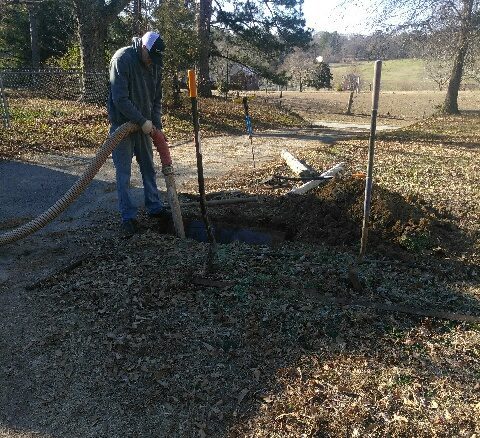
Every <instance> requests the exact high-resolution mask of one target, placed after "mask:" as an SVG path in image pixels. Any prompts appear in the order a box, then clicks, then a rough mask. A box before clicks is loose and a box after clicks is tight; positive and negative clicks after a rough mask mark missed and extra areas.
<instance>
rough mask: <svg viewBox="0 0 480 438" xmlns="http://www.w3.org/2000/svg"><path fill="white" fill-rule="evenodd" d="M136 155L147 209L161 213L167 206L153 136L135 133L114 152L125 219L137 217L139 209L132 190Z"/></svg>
mask: <svg viewBox="0 0 480 438" xmlns="http://www.w3.org/2000/svg"><path fill="white" fill-rule="evenodd" d="M113 131H114V129H113V128H112V129H111V130H110V133H112V132H113ZM134 155H135V158H136V160H137V163H138V165H139V167H140V172H141V174H142V180H143V192H144V195H145V208H146V210H147V212H148V213H150V214H152V213H158V212H159V211H160V210H162V209H163V208H164V206H163V202H162V200H161V199H160V195H159V193H158V189H157V182H156V179H155V168H154V166H153V150H152V141H151V140H150V137H147V136H146V135H145V134H143V133H142V132H134V133H133V134H130V135H129V136H128V137H126V138H125V139H124V140H122V141H121V142H120V143H119V145H118V146H117V147H116V148H115V149H114V150H113V152H112V158H113V164H114V165H115V170H116V180H117V192H118V208H119V210H120V214H121V216H122V221H123V222H125V221H128V220H130V219H135V217H136V216H137V210H138V208H137V206H136V205H135V204H134V203H133V201H132V198H131V196H130V193H129V192H130V190H129V188H130V177H131V174H132V158H133V156H134Z"/></svg>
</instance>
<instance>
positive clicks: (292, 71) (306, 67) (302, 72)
mask: <svg viewBox="0 0 480 438" xmlns="http://www.w3.org/2000/svg"><path fill="white" fill-rule="evenodd" d="M314 67H315V58H314V57H313V56H312V54H311V53H310V52H307V51H305V50H302V49H295V50H294V51H293V52H292V53H290V54H289V55H288V56H287V57H286V58H285V61H284V62H283V64H282V66H281V69H283V70H286V72H287V74H288V75H289V76H290V81H291V82H292V84H293V85H294V86H298V88H299V91H300V92H302V91H303V89H304V87H305V85H306V84H307V83H308V80H309V78H310V73H311V71H312V70H313V69H314Z"/></svg>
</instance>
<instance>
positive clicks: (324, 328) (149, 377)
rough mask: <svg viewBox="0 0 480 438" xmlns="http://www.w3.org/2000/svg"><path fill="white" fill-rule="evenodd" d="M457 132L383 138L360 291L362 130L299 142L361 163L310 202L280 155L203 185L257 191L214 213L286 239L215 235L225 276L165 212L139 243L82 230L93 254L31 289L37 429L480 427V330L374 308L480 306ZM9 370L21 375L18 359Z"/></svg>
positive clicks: (471, 155) (364, 431) (473, 168)
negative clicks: (353, 274)
mask: <svg viewBox="0 0 480 438" xmlns="http://www.w3.org/2000/svg"><path fill="white" fill-rule="evenodd" d="M449 122H450V123H451V124H453V123H463V124H465V125H466V126H470V125H469V124H471V123H474V122H475V123H476V119H475V120H473V119H469V118H468V117H467V118H465V119H461V120H460V119H453V120H450V121H449ZM432 123H433V124H434V123H435V121H433V122H432ZM444 123H445V122H444ZM429 128H432V126H430V125H429ZM434 128H435V127H434V126H433V128H432V129H434ZM466 131H467V130H464V131H463V132H466ZM421 132H426V129H425V127H424V126H423V127H420V128H418V132H417V135H418V134H419V133H421ZM412 138H413V136H412ZM455 139H458V136H455ZM448 140H449V137H448V136H446V138H442V139H438V138H436V137H431V138H429V140H428V141H424V142H415V141H412V140H406V139H404V138H397V137H385V138H382V139H381V141H379V142H378V150H377V157H376V178H375V181H376V184H375V185H374V198H373V201H372V233H371V235H370V240H369V260H368V263H365V264H362V265H361V266H360V267H359V272H360V275H361V277H362V282H363V284H364V290H363V291H362V292H359V291H356V290H354V289H353V288H352V286H351V285H350V283H349V280H348V269H349V266H351V265H352V264H353V263H354V261H355V257H356V253H357V252H358V240H359V235H360V226H361V217H362V203H363V184H362V182H361V181H360V180H358V179H355V178H353V177H352V176H351V174H352V173H354V172H356V171H362V170H363V171H364V170H365V169H364V168H363V165H364V163H365V162H366V160H365V157H366V142H365V140H347V141H343V142H341V143H337V144H333V145H325V147H324V148H322V149H307V148H305V149H302V150H296V151H292V152H294V153H295V154H296V155H297V156H298V157H299V158H300V159H302V160H304V161H305V162H307V163H308V164H309V165H311V166H312V167H314V168H316V169H318V170H322V171H323V170H325V169H326V168H328V167H330V166H332V165H333V164H335V163H336V162H340V161H343V162H346V163H347V169H349V170H348V171H347V173H346V174H345V175H344V177H342V178H339V179H335V180H334V181H331V182H328V183H326V184H323V185H321V186H320V187H319V188H318V189H315V190H314V191H312V192H311V193H310V194H308V195H301V196H298V197H291V196H288V195H286V192H287V191H288V190H289V189H290V188H291V186H287V187H272V186H269V185H268V184H264V183H263V181H265V180H266V179H267V178H268V177H269V176H271V175H272V174H273V173H280V174H285V175H287V174H288V173H287V172H288V170H287V169H286V167H285V166H284V165H283V164H282V163H281V162H280V160H278V161H276V162H272V163H271V164H269V165H267V166H264V167H262V168H260V169H256V170H253V171H245V172H243V173H239V172H235V173H232V174H231V175H228V176H227V177H225V178H224V179H222V180H221V181H220V180H210V181H207V187H208V189H209V191H210V192H211V193H210V195H209V196H210V197H215V196H216V195H217V196H218V195H219V194H220V195H222V194H224V193H225V192H226V191H229V192H231V191H232V190H235V191H237V192H238V191H239V192H242V193H243V194H252V195H253V194H254V195H258V196H260V197H261V202H260V203H258V204H245V205H242V206H225V207H222V208H217V207H216V208H210V209H209V214H210V216H211V218H212V219H213V220H214V221H217V220H218V221H225V222H229V223H232V222H233V223H240V224H243V225H245V226H260V227H265V228H270V229H278V230H282V231H285V233H286V236H287V239H288V240H287V241H286V242H284V243H281V244H277V245H275V246H272V247H266V246H248V245H245V244H241V243H235V244H231V245H219V246H218V250H217V254H216V259H215V271H214V274H213V275H210V276H206V275H204V272H203V270H202V267H203V265H204V262H205V259H206V255H207V245H206V244H204V243H200V242H195V241H192V240H185V241H180V240H178V239H176V238H174V237H172V236H169V235H165V234H160V233H158V232H157V230H156V228H155V226H153V225H151V226H148V227H146V228H145V230H144V232H143V233H142V234H139V235H136V236H134V237H133V238H132V239H130V240H126V241H125V240H121V239H118V238H108V239H107V238H103V239H102V238H98V237H97V239H91V238H87V237H82V236H77V237H75V239H76V244H77V245H78V248H79V252H82V253H83V254H85V255H84V256H83V257H80V258H79V262H77V263H76V264H75V267H74V268H73V269H69V270H68V272H67V270H65V271H64V272H61V271H60V272H58V273H57V274H56V275H52V276H50V277H48V278H46V279H45V280H44V281H41V282H39V283H36V284H35V285H33V287H32V288H31V289H32V290H31V291H29V293H28V295H27V296H28V300H29V302H31V303H32V304H33V303H34V305H33V306H32V309H33V310H32V311H34V312H35V313H36V315H35V317H34V318H33V321H36V323H35V324H32V326H31V327H29V328H28V329H27V333H26V336H27V337H28V338H29V339H30V342H29V344H28V345H25V346H23V348H22V349H21V350H19V351H18V352H16V354H18V355H19V357H20V356H21V357H22V361H23V362H26V363H30V365H29V366H30V367H31V369H32V373H31V375H29V378H28V379H27V382H26V383H25V385H27V388H28V391H29V394H30V399H31V402H30V405H29V409H30V418H31V421H32V422H33V423H34V424H35V425H36V428H37V430H40V431H42V432H43V433H44V434H46V436H50V435H49V434H50V433H51V434H52V435H58V436H79V437H80V436H82V437H86V436H112V437H113V436H178V437H187V436H198V437H209V436H212V437H226V436H229V437H245V436H251V437H286V436H288V437H337V436H372V437H380V436H398V437H400V436H418V437H431V436H445V437H451V436H461V437H463V436H464V437H470V438H471V437H473V436H478V434H479V433H480V421H479V418H480V383H479V377H480V361H479V359H480V349H479V345H480V325H479V324H478V323H477V324H475V323H459V322H455V321H451V320H448V319H437V318H426V317H421V316H412V315H409V314H404V313H402V312H395V311H389V312H384V311H382V310H379V309H378V308H375V307H369V306H368V305H367V306H365V305H362V304H361V302H360V301H359V299H363V300H367V301H369V302H375V303H380V304H385V305H388V306H390V308H395V306H409V307H412V308H418V309H424V310H432V309H436V310H441V311H448V312H454V313H458V314H471V315H480V302H479V299H480V288H479V268H478V262H479V249H480V248H479V240H478V236H479V234H478V233H479V228H478V212H479V203H480V200H479V198H478V175H479V173H478V171H479V170H480V169H478V167H479V164H478V163H479V162H480V161H479V159H478V158H479V149H478V146H476V147H472V146H471V141H469V142H468V144H467V141H465V142H460V144H452V143H453V142H449V141H448ZM103 226H104V227H107V228H108V227H111V226H113V225H112V224H109V223H105V224H104V225H103ZM100 231H101V230H99V233H96V235H97V236H101V233H100ZM199 279H200V280H203V281H199ZM359 303H360V304H359ZM27 368H28V367H27ZM3 372H4V373H5V375H6V376H8V377H10V378H11V379H14V378H15V376H18V375H21V372H22V370H19V369H17V368H14V367H12V368H9V369H6V370H3Z"/></svg>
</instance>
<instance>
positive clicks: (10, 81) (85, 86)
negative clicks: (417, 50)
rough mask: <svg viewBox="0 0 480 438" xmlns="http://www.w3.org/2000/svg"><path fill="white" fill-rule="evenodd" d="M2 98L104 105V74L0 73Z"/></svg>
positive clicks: (69, 71) (25, 70) (7, 70)
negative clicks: (18, 97)
mask: <svg viewBox="0 0 480 438" xmlns="http://www.w3.org/2000/svg"><path fill="white" fill-rule="evenodd" d="M0 80H1V81H2V82H3V88H4V94H6V95H7V96H10V95H11V96H25V97H38V98H44V99H62V100H76V101H79V100H81V101H85V102H89V103H96V104H99V105H105V104H106V102H107V97H108V73H107V72H87V73H85V72H83V71H82V70H80V69H78V70H62V69H53V68H52V69H42V70H31V69H4V70H0Z"/></svg>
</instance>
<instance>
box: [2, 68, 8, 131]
mask: <svg viewBox="0 0 480 438" xmlns="http://www.w3.org/2000/svg"><path fill="white" fill-rule="evenodd" d="M0 98H1V100H2V108H3V114H2V118H3V127H4V128H10V113H9V109H8V101H7V96H6V95H5V90H4V88H3V79H2V76H1V75H0Z"/></svg>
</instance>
